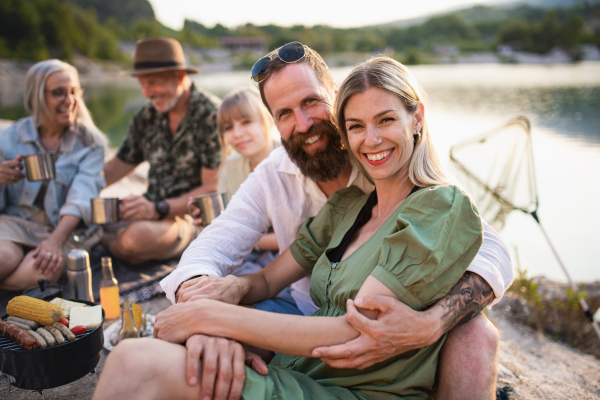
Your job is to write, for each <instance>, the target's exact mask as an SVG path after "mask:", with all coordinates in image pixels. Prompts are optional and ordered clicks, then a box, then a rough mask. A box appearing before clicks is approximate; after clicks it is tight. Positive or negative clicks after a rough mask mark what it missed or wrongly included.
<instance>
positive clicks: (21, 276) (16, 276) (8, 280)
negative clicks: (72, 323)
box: [0, 244, 66, 290]
mask: <svg viewBox="0 0 600 400" xmlns="http://www.w3.org/2000/svg"><path fill="white" fill-rule="evenodd" d="M0 245H1V244H0ZM21 252H24V250H23V249H22V248H21ZM32 254H33V251H29V252H28V253H27V254H25V257H23V256H21V258H22V260H21V262H20V264H19V265H18V266H17V268H15V269H13V271H12V273H11V274H10V275H8V276H6V277H5V279H3V280H2V282H1V283H0V289H4V290H24V289H27V288H30V287H32V286H36V285H37V281H38V280H39V279H46V280H48V281H50V282H51V283H56V282H58V280H59V279H60V277H61V275H62V274H63V273H64V272H65V268H66V262H65V261H63V263H62V265H60V266H59V267H58V268H57V269H56V271H54V272H50V273H48V274H42V273H40V272H39V271H38V269H37V268H35V267H34V263H35V258H33V255H32Z"/></svg>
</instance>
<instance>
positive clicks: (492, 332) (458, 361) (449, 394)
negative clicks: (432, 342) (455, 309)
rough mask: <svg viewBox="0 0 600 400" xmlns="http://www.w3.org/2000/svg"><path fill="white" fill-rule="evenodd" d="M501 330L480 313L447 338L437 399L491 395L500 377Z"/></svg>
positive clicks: (442, 356)
mask: <svg viewBox="0 0 600 400" xmlns="http://www.w3.org/2000/svg"><path fill="white" fill-rule="evenodd" d="M499 343H500V339H499V335H498V330H497V329H496V328H495V327H494V325H492V323H491V322H489V320H488V319H487V318H485V317H484V316H482V315H479V316H477V317H475V318H474V319H472V320H471V321H469V322H467V323H466V324H464V325H461V326H459V327H456V328H454V329H452V330H450V332H448V336H447V338H446V342H445V343H444V346H443V347H442V352H441V354H440V359H439V363H438V384H439V394H438V397H436V399H438V398H439V399H444V400H446V399H491V398H493V397H494V393H495V389H496V379H497V368H498V366H497V364H498V361H497V355H498V346H499Z"/></svg>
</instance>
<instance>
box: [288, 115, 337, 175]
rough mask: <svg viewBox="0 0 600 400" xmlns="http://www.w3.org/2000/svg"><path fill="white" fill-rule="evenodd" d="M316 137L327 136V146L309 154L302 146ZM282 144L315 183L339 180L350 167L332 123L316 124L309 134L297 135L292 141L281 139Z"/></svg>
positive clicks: (295, 162) (301, 170)
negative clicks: (309, 139) (307, 140)
mask: <svg viewBox="0 0 600 400" xmlns="http://www.w3.org/2000/svg"><path fill="white" fill-rule="evenodd" d="M315 135H319V136H321V135H323V136H326V137H327V146H326V147H325V148H324V149H323V150H320V151H318V152H316V153H313V154H309V153H307V152H306V151H305V150H304V149H303V148H302V146H304V144H305V143H304V142H305V141H306V139H308V138H309V137H312V136H315ZM281 144H282V145H283V147H284V148H285V150H286V151H287V153H288V155H289V156H290V159H291V160H292V161H293V162H294V164H296V165H297V166H298V168H299V169H300V172H302V173H303V174H304V176H306V177H307V178H309V179H312V180H313V181H315V182H327V181H331V180H333V179H335V178H337V177H338V176H340V174H341V173H342V172H343V171H344V168H346V166H347V165H348V153H347V151H346V150H345V149H344V147H343V145H342V138H341V136H340V134H339V132H338V130H337V129H336V127H335V125H334V124H333V123H332V122H331V121H322V122H315V123H314V124H313V125H312V126H311V127H310V128H309V130H308V131H307V132H302V133H295V134H293V135H292V137H291V138H290V140H284V139H281Z"/></svg>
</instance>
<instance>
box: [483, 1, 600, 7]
mask: <svg viewBox="0 0 600 400" xmlns="http://www.w3.org/2000/svg"><path fill="white" fill-rule="evenodd" d="M584 3H589V4H597V3H600V0H583V1H582V0H498V1H494V2H491V3H488V4H493V5H499V6H501V7H515V6H518V5H523V4H526V5H528V6H532V7H541V8H556V7H573V6H575V5H578V4H584Z"/></svg>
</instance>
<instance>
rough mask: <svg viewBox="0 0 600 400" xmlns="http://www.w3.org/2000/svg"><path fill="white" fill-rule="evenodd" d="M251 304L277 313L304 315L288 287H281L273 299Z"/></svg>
mask: <svg viewBox="0 0 600 400" xmlns="http://www.w3.org/2000/svg"><path fill="white" fill-rule="evenodd" d="M253 306H254V307H256V308H258V309H259V310H262V311H269V312H274V313H279V314H293V315H304V314H303V313H302V311H300V309H299V308H298V306H297V305H296V301H295V300H294V298H293V297H292V289H290V288H289V287H287V288H285V289H283V290H282V291H281V292H280V293H279V294H278V295H277V297H275V298H274V299H267V300H263V301H261V302H258V303H254V304H253Z"/></svg>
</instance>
